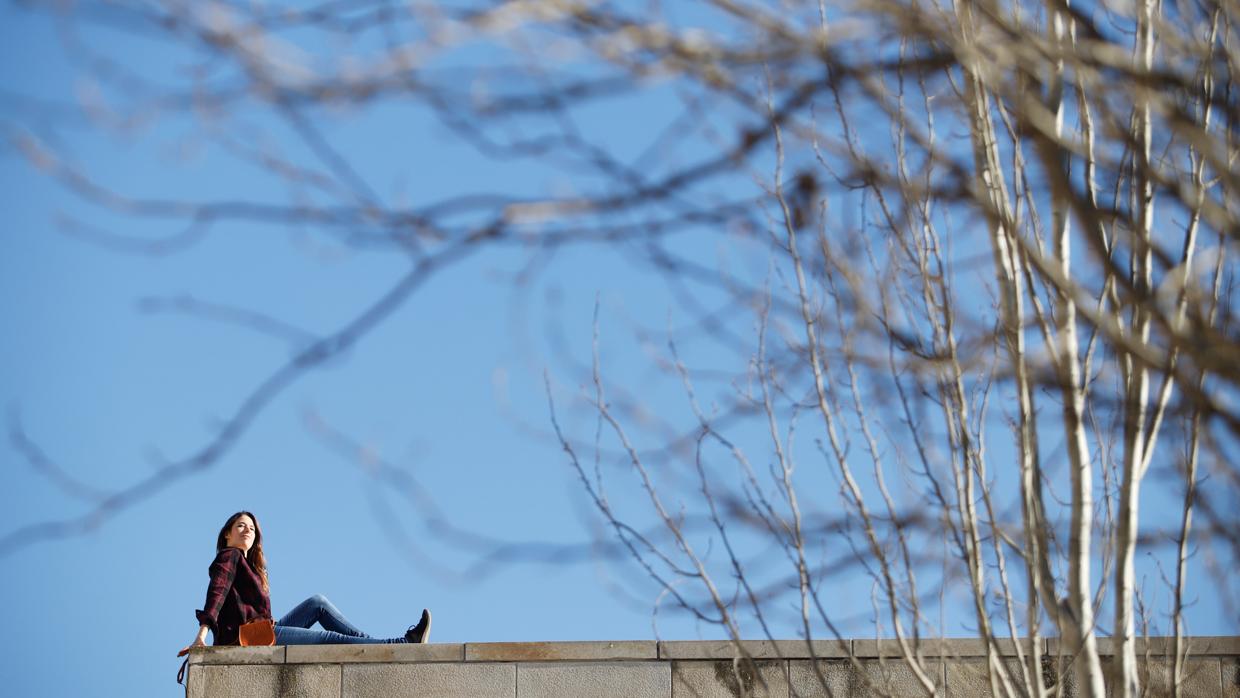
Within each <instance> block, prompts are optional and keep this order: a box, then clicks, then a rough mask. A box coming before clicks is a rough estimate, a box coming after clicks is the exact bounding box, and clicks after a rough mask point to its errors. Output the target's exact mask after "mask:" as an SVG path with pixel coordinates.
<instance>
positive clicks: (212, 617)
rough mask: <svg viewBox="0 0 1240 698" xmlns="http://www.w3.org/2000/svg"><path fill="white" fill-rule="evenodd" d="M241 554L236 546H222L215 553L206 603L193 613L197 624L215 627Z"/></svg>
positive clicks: (234, 577)
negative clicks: (196, 618)
mask: <svg viewBox="0 0 1240 698" xmlns="http://www.w3.org/2000/svg"><path fill="white" fill-rule="evenodd" d="M241 555H242V553H241V551H240V550H238V549H237V548H224V549H223V550H221V551H220V552H219V553H218V554H216V556H215V561H214V562H212V563H211V583H210V584H208V585H207V600H206V603H204V604H203V605H202V610H201V611H198V612H196V613H195V615H196V616H197V617H198V624H199V625H205V626H207V627H208V628H211V629H214V628H215V621H216V620H217V619H218V618H219V615H220V609H221V608H223V607H224V600H225V599H227V598H228V592H229V591H231V590H232V585H233V580H234V579H236V578H237V563H238V562H239V558H240V557H241ZM200 634H201V631H200Z"/></svg>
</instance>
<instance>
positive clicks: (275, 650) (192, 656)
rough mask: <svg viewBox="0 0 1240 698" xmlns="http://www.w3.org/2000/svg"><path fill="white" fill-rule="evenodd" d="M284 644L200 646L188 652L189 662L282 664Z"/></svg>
mask: <svg viewBox="0 0 1240 698" xmlns="http://www.w3.org/2000/svg"><path fill="white" fill-rule="evenodd" d="M284 649H285V648H284V646H282V645H276V646H275V647H202V648H199V649H195V650H192V651H191V652H190V653H189V663H190V664H283V663H284Z"/></svg>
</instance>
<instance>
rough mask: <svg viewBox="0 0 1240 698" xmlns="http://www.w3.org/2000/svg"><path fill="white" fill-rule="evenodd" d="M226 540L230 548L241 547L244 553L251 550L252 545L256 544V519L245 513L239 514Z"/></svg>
mask: <svg viewBox="0 0 1240 698" xmlns="http://www.w3.org/2000/svg"><path fill="white" fill-rule="evenodd" d="M224 542H225V543H226V544H227V545H228V547H230V548H240V549H241V552H243V553H248V552H250V546H252V545H254V519H251V518H250V517H249V516H246V515H245V514H242V515H241V516H238V517H237V520H236V521H234V522H233V524H232V526H230V527H229V529H228V536H227V537H226V538H225V539H224Z"/></svg>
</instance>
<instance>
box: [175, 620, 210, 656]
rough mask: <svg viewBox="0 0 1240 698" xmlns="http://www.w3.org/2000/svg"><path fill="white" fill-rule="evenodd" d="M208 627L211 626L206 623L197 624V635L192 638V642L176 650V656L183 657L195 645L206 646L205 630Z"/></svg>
mask: <svg viewBox="0 0 1240 698" xmlns="http://www.w3.org/2000/svg"><path fill="white" fill-rule="evenodd" d="M210 629H211V628H210V627H208V626H206V625H200V626H198V636H197V637H195V638H194V641H193V642H191V643H189V644H188V645H186V646H185V647H183V648H181V651H180V652H177V656H178V657H184V656H185V655H187V654H189V651H190V650H192V649H194V648H195V647H206V646H207V631H208V630H210Z"/></svg>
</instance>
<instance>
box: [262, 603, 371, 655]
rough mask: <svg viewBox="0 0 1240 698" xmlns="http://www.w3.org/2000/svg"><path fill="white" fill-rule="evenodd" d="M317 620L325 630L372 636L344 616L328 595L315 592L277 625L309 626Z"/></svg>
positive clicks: (342, 633) (354, 635) (343, 633)
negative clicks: (328, 598)
mask: <svg viewBox="0 0 1240 698" xmlns="http://www.w3.org/2000/svg"><path fill="white" fill-rule="evenodd" d="M316 622H317V623H318V624H319V625H320V626H321V627H322V628H323V629H324V630H327V631H330V632H333V633H338V634H340V635H348V636H350V637H361V638H369V637H370V636H369V635H367V634H366V633H364V632H362V631H361V630H359V629H358V628H357V627H356V626H354V625H353V624H352V623H350V622H349V621H348V619H346V618H345V617H344V614H343V613H341V612H340V609H338V608H336V607H335V606H334V605H332V602H331V601H328V600H327V597H325V596H323V595H322V594H315V595H314V596H311V597H310V598H308V599H306V600H305V601H302V602H301V603H299V604H297V606H295V607H294V608H293V610H291V611H289V612H288V613H286V614H284V617H283V618H281V619H280V620H279V621H277V622H276V625H277V626H284V627H288V628H309V627H310V626H312V625H314V624H315V623H316ZM294 644H301V643H294Z"/></svg>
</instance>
